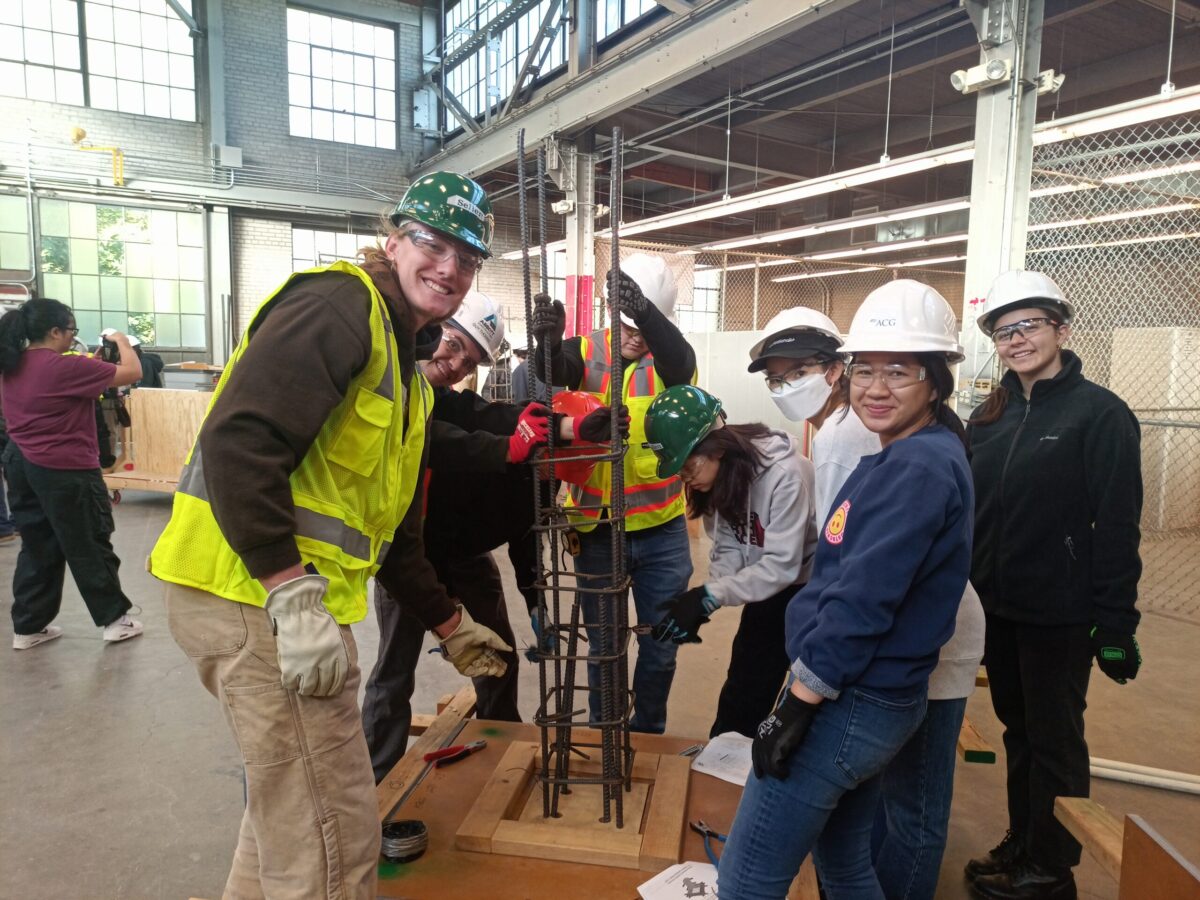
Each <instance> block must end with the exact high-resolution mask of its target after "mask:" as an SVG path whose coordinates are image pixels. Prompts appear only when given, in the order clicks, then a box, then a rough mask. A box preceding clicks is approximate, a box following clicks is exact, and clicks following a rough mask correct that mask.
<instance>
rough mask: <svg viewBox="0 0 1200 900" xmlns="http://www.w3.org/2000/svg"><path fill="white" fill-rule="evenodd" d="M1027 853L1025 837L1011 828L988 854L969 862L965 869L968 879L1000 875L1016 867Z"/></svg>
mask: <svg viewBox="0 0 1200 900" xmlns="http://www.w3.org/2000/svg"><path fill="white" fill-rule="evenodd" d="M1024 855H1025V838H1024V837H1023V836H1021V835H1019V834H1017V833H1016V832H1014V831H1012V830H1009V831H1006V832H1004V840H1002V841H1001V842H1000V843H999V844H997V845H996V846H995V847H993V848H992V849H991V852H989V853H988V854H987V855H986V856H977V857H975V858H974V859H973V860H971V861H970V862H968V863H967V865H966V867H965V868H964V869H963V871H964V872H965V873H966V876H967V880H968V881H974V880H975V879H976V878H980V877H982V876H984V875H999V874H1001V873H1004V872H1008V871H1011V870H1012V869H1014V868H1015V867H1016V865H1017V863H1018V862H1020V860H1021V857H1023V856H1024Z"/></svg>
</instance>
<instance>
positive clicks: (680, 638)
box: [650, 585, 721, 644]
mask: <svg viewBox="0 0 1200 900" xmlns="http://www.w3.org/2000/svg"><path fill="white" fill-rule="evenodd" d="M720 605H721V604H719V603H718V602H717V601H716V600H715V599H713V596H712V594H710V593H709V592H708V588H706V587H704V585H701V586H700V587H695V588H692V589H691V590H690V591H684V592H683V593H682V594H680V595H679V596H678V597H676V598H675V599H674V600H673V601H671V611H670V612H668V613H667V614H666V616H664V617H663V620H662V621H661V622H659V623H658V624H657V625H655V626H654V630H653V631H651V632H650V636H651V637H653V638H654V639H655V640H656V641H658V642H659V643H660V644H665V643H666V642H667V641H672V642H674V643H676V644H700V643H703V642H702V641H701V640H700V626H701V625H703V624H704V623H705V622H707V621H708V617H709V614H710V613H712V612H713V611H714V610H716V609H717V607H719V606H720Z"/></svg>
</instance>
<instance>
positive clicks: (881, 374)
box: [846, 363, 925, 390]
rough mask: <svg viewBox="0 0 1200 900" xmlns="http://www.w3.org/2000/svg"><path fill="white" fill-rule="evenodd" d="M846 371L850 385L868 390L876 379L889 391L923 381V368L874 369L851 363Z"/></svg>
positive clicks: (889, 367)
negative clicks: (848, 374)
mask: <svg viewBox="0 0 1200 900" xmlns="http://www.w3.org/2000/svg"><path fill="white" fill-rule="evenodd" d="M846 371H848V372H849V373H850V383H851V384H853V385H854V386H856V387H860V388H869V387H870V386H871V385H873V384H874V383H875V379H876V378H878V379H880V380H882V381H883V385H884V387H886V388H888V389H889V390H892V389H894V388H906V387H912V386H913V385H914V384H917V383H919V382H922V381H924V380H925V367H924V366H898V365H897V366H884V367H883V368H882V369H875V368H872V367H871V366H870V365H869V364H867V363H853V364H851V365H850V366H849V367H848V368H847V370H846Z"/></svg>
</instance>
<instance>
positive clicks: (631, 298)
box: [617, 272, 651, 325]
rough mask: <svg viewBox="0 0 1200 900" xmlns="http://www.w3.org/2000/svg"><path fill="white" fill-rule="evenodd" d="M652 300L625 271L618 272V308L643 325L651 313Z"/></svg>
mask: <svg viewBox="0 0 1200 900" xmlns="http://www.w3.org/2000/svg"><path fill="white" fill-rule="evenodd" d="M650 308H651V306H650V301H649V300H647V299H646V295H645V294H643V293H642V289H641V288H640V287H638V283H637V282H636V281H634V280H633V279H632V278H630V277H629V276H628V275H626V274H625V273H624V272H618V273H617V309H618V310H620V311H621V312H623V313H625V315H627V316H629V318H631V319H633V321H634V322H635V323H637V324H638V325H641V324H642V323H643V322H645V321H646V317H647V316H648V315H650Z"/></svg>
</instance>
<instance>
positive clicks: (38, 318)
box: [0, 299, 142, 650]
mask: <svg viewBox="0 0 1200 900" xmlns="http://www.w3.org/2000/svg"><path fill="white" fill-rule="evenodd" d="M78 332H79V329H78V328H76V327H75V317H74V315H72V313H71V308H70V307H69V306H67V305H65V304H63V303H60V302H59V301H57V300H50V299H37V300H28V301H26V302H25V303H24V304H22V305H21V307H20V308H19V309H14V310H11V311H10V312H7V313H5V315H4V317H3V318H2V319H0V397H2V398H3V399H2V402H3V409H4V418H5V421H6V422H7V423H8V438H9V441H8V446H7V448H5V451H4V459H3V464H4V471H5V474H6V476H7V478H8V499H9V503H10V504H11V506H12V518H13V523H14V524H15V525H16V527H17V530H18V531H19V532H20V533H21V552H20V555H19V556H18V557H17V567H16V571H15V572H14V573H13V606H12V618H13V649H14V650H28V649H29V648H31V647H36V646H37V645H38V644H44V643H45V642H46V641H52V640H54V639H55V638H56V637H60V636H61V635H62V629H61V628H59V627H58V626H57V625H52V624H51V623H52V622H53V621H54V619H55V617H56V616H57V615H58V610H59V607H60V606H61V604H62V590H63V576H64V574H65V570H66V567H67V566H68V565H69V566H70V567H71V575H72V576H73V577H74V578H75V584H76V585H77V586H78V587H79V593H80V594H82V595H83V602H84V603H86V604H87V607H88V611H89V612H90V613H91V614H92V620H93V621H94V622H95V623H96V625H97V626H98V627H100V628H103V629H104V640H106V641H124V640H127V639H128V638H131V637H136V636H137V635H139V634H141V633H142V624H141V623H140V622H138V621H136V620H135V619H131V618H130V617H129V616H128V615H127V614H126V613H127V612H128V610H129V607H130V603H129V600H128V598H127V597H126V596H125V594H124V593H123V592H122V591H121V582H120V580H119V579H118V578H117V567H118V566H120V564H121V561H120V560H119V559H117V555H116V553H114V552H113V548H112V542H111V541H110V540H109V536H110V535H111V534H112V531H113V520H112V506H111V504H110V502H109V498H108V491H107V489H106V488H105V486H104V479H103V478H102V477H101V475H100V449H99V444H98V443H97V439H96V417H95V407H96V398H97V397H99V396H100V394H101V393H103V392H104V390H105V389H106V388H109V387H119V386H120V385H125V384H132V383H133V382H135V381H137V380H138V379H139V378H140V377H141V375H142V367H141V365H140V364H139V363H138V359H137V355H136V354H135V353H134V352H133V348H132V347H130V346H129V340H128V339H127V338H126V337H125V335H123V334H120V333H114V334H113V335H112V336H111V337H110V338H109V339H110V340H112V341H113V342H114V343H115V344H116V345H117V347H118V348H119V350H120V354H121V361H120V363H119V364H116V365H114V364H113V363H109V362H104V361H102V360H99V359H92V358H91V357H87V356H76V355H69V356H64V355H63V354H64V353H65V352H66V351H67V350H69V349H71V344H72V342H73V341H74V338H75V335H76V334H77V333H78Z"/></svg>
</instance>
